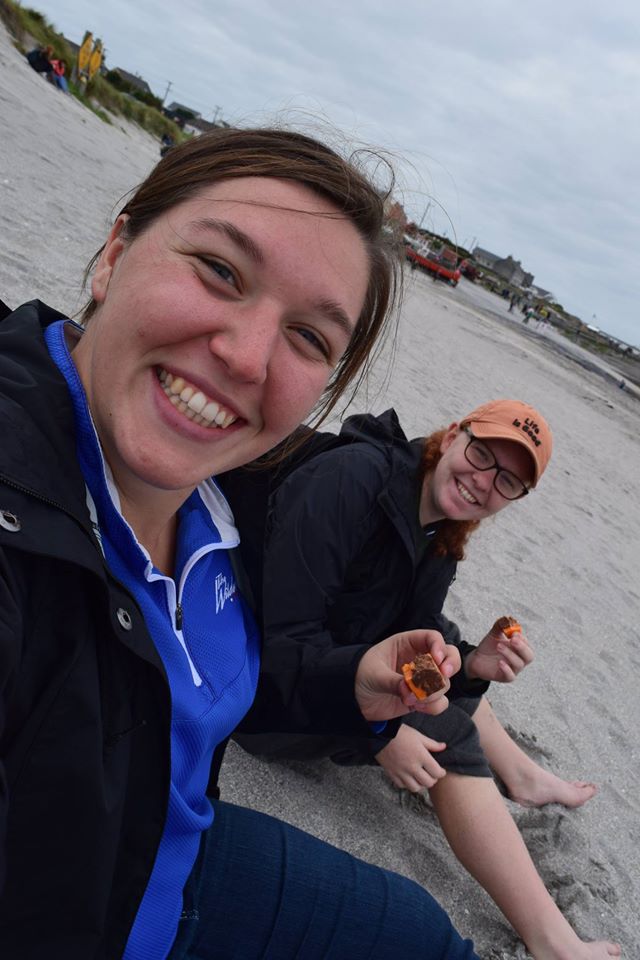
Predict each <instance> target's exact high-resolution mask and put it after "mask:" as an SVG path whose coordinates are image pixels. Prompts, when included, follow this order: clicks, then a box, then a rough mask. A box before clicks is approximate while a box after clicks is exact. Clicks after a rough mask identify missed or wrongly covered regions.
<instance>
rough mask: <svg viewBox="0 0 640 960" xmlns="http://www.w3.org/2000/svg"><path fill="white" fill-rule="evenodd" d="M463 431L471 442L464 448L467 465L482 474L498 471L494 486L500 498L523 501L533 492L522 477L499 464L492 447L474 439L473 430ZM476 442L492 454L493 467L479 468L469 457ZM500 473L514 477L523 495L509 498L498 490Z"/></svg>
mask: <svg viewBox="0 0 640 960" xmlns="http://www.w3.org/2000/svg"><path fill="white" fill-rule="evenodd" d="M461 430H462V431H463V433H466V435H467V436H468V437H469V442H468V443H467V445H466V446H465V448H464V456H465V460H466V461H467V463H470V464H471V466H472V467H473V468H474V470H479V471H480V473H484V472H485V471H486V470H495V471H496V473H495V476H494V478H493V486H494V489H495V490H497V492H498V493H499V494H500V496H501V497H502V498H503V499H504V500H509V501H515V500H522V498H523V497H526V496H527V494H529V493H530V492H531V489H530V487H527V486H526V484H524V483H523V482H522V480H521V479H520V477H517V476H516V474H515V473H514V472H513V471H512V470H507V468H506V467H503V466H501V465H500V464H499V463H498V461H497V460H496V456H495V454H494V452H493V450H491V448H490V447H487V445H486V444H485V443H484V441H483V440H482V439H481V438H480V437H474V435H473V433H472V432H471V430H470V429H469V427H466V426H465V427H461ZM474 442H475V443H481V444H482V445H483V447H485V448H486V449H487V450H488V452H489V453H490V454H491V456H492V457H493V463H492V464H491V466H489V467H479V466H477V464H475V463H474V462H473V461H472V460H471V459H470V458H469V456H468V454H467V450H468V449H469V447H470V446H471V444H472V443H474ZM500 473H507V474H508V475H509V476H510V477H513V478H514V479H515V480H517V481H518V483H519V484H520V486H521V487H522V493H519V494H518V496H517V497H507V496H505V495H504V493H503V492H502V490H498V485H497V483H496V481H497V479H498V476H499V474H500Z"/></svg>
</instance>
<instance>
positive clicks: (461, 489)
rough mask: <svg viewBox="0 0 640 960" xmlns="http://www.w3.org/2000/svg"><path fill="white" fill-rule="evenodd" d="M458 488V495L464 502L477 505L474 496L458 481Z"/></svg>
mask: <svg viewBox="0 0 640 960" xmlns="http://www.w3.org/2000/svg"><path fill="white" fill-rule="evenodd" d="M456 486H457V488H458V493H459V494H460V496H461V497H462V499H463V500H466V501H467V503H477V502H478V501H477V500H476V498H475V497H474V496H472V495H471V494H470V493H469V491H468V490H467V488H466V487H463V486H462V484H461V483H460V481H459V480H456Z"/></svg>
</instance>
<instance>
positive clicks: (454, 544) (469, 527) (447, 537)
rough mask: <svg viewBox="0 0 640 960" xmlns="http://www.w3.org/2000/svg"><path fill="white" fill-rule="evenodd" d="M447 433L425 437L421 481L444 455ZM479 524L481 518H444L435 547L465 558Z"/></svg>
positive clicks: (442, 554)
mask: <svg viewBox="0 0 640 960" xmlns="http://www.w3.org/2000/svg"><path fill="white" fill-rule="evenodd" d="M446 433H447V431H446V430H436V432H435V433H432V434H430V435H429V436H428V437H425V439H424V446H423V450H422V460H421V461H420V482H421V483H424V479H425V477H426V476H427V474H429V473H433V471H434V470H435V468H436V467H437V465H438V463H439V462H440V457H441V456H442V451H441V449H440V446H441V444H442V441H443V439H444V437H445V434H446ZM479 525H480V521H479V520H447V519H444V520H443V521H442V522H441V523H440V525H439V526H438V531H437V533H436V535H435V539H434V546H433V549H434V550H435V552H436V553H437V554H438V555H439V556H441V557H444V556H446V555H447V554H450V555H451V556H452V557H454V558H455V559H456V560H464V548H465V547H466V545H467V541H468V539H469V537H470V536H471V534H472V533H473V531H474V530H475V529H476V528H477V527H478V526H479Z"/></svg>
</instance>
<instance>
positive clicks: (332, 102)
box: [37, 0, 640, 343]
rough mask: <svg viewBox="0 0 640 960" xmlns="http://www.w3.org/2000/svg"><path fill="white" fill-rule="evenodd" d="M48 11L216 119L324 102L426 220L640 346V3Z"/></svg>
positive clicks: (231, 4) (46, 6)
mask: <svg viewBox="0 0 640 960" xmlns="http://www.w3.org/2000/svg"><path fill="white" fill-rule="evenodd" d="M37 5H38V6H39V7H40V8H41V9H43V10H44V11H45V12H46V13H47V15H48V16H50V17H51V18H52V19H53V20H54V22H55V23H56V24H57V25H58V26H59V27H60V28H61V29H64V30H66V31H67V32H69V35H70V36H71V38H72V39H77V38H78V36H81V35H82V32H83V31H84V29H86V28H87V27H88V28H90V29H92V30H93V32H94V35H95V36H102V38H103V39H104V41H105V43H106V46H107V57H108V62H109V63H110V64H111V65H119V66H124V67H125V68H126V69H129V70H133V71H134V72H138V73H140V74H141V75H142V76H144V77H145V78H146V79H147V80H148V82H149V83H150V84H151V86H152V88H153V89H154V90H155V91H156V92H157V93H159V94H160V95H163V94H164V91H165V88H166V84H167V82H168V81H171V82H172V88H171V92H170V95H169V96H170V99H175V100H179V101H180V102H183V103H187V104H190V105H192V106H193V107H194V108H195V109H198V110H199V111H200V112H202V114H203V115H204V116H205V117H209V118H210V117H211V116H212V114H213V112H214V111H215V110H216V107H220V108H221V109H222V111H223V113H222V115H223V116H224V117H225V118H226V119H228V120H231V121H233V122H238V121H243V122H244V121H250V120H253V121H256V120H257V121H258V122H261V121H266V120H268V119H269V118H270V116H271V115H272V114H274V113H277V112H278V111H280V110H282V109H283V108H284V109H285V111H286V110H289V111H290V112H291V115H292V116H296V117H297V116H298V115H299V113H303V112H304V111H307V112H308V113H310V114H314V113H320V114H322V115H324V116H326V117H327V118H329V119H330V120H332V121H333V122H335V123H336V124H338V125H339V126H340V127H342V128H344V129H345V130H346V132H347V133H348V134H351V135H353V136H355V137H360V138H362V139H365V140H369V141H371V142H373V143H374V144H376V145H382V146H388V147H390V148H391V149H392V150H394V151H396V152H397V153H398V154H399V155H401V156H402V157H405V158H406V161H405V162H404V163H402V162H401V163H400V167H401V172H402V178H401V179H402V180H403V182H404V187H405V189H404V193H403V197H402V199H403V200H404V202H405V203H406V205H407V209H408V212H409V213H410V214H411V216H413V217H414V218H416V219H420V217H422V216H423V214H424V211H425V209H426V205H427V203H428V202H431V204H432V205H431V206H430V207H429V208H428V217H427V220H425V223H427V222H430V223H431V224H432V225H433V227H434V228H435V229H438V230H444V229H445V228H446V229H447V230H448V232H449V234H451V233H452V230H455V232H456V233H457V235H458V236H459V237H462V238H471V237H472V236H473V235H477V236H479V237H480V238H481V243H482V246H486V247H487V248H489V249H492V250H494V251H495V252H496V253H501V254H504V255H506V254H507V253H512V254H513V256H515V257H516V258H517V259H520V260H521V261H522V263H523V266H524V267H525V269H527V270H530V271H531V272H533V273H535V275H536V281H537V282H538V283H539V284H540V285H542V286H543V287H546V288H551V289H553V291H554V292H555V293H556V295H557V296H558V297H559V299H560V300H561V301H563V302H564V303H565V306H567V307H568V308H569V309H571V310H573V311H574V312H576V313H578V314H579V315H584V316H585V317H590V316H591V315H592V314H593V313H596V314H597V315H598V317H602V318H605V317H606V318H607V319H606V321H605V320H604V319H603V320H602V324H601V325H603V326H604V327H605V329H610V330H611V332H612V333H614V334H617V335H618V336H620V337H621V338H623V339H627V340H630V341H631V342H636V343H637V342H639V341H640V329H639V325H638V320H637V308H636V304H637V302H638V296H637V294H638V281H636V280H635V276H636V275H637V273H638V271H637V268H636V264H635V257H636V254H635V237H637V227H638V218H639V216H640V193H639V188H638V185H637V180H638V178H637V172H636V167H637V158H638V156H639V155H640V150H639V148H640V124H638V122H637V117H638V115H640V102H639V101H640V57H639V56H638V53H639V50H640V11H639V10H638V8H637V4H636V2H635V0H634V2H631V0H612V2H609V3H608V4H606V5H603V4H601V3H598V4H596V3H594V2H593V0H583V2H580V3H579V2H577V0H565V2H564V3H558V2H557V0H553V2H552V0H538V2H537V3H536V4H518V5H514V4H513V2H512V0H485V2H484V3H483V4H482V6H481V7H479V6H477V5H471V4H469V3H468V2H466V0H450V2H449V3H447V4H443V3H435V2H433V0H431V2H429V0H427V2H426V3H425V2H424V0H421V2H418V0H404V3H403V4H402V5H401V6H396V5H391V4H389V3H388V2H382V0H352V2H350V3H349V4H344V3H343V2H342V0H324V2H322V3H317V4H308V5H302V4H300V3H299V2H297V0H271V2H269V0H221V2H219V3H217V4H215V6H212V5H211V4H210V3H209V2H208V0H183V2H181V3H180V4H174V3H168V2H166V3H160V4H159V3H158V2H157V0H153V2H152V0H138V2H137V3H136V4H131V3H130V2H129V0H112V2H111V3H110V4H108V5H107V4H98V2H97V0H90V2H86V0H82V2H81V0H43V2H38V4H37ZM73 31H75V37H74V32H73ZM449 219H450V220H452V221H453V227H451V225H450V224H449ZM606 323H609V324H610V327H609V328H607V326H606Z"/></svg>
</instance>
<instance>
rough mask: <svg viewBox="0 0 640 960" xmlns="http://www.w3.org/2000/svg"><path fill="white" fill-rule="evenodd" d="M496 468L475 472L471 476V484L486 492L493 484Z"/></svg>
mask: <svg viewBox="0 0 640 960" xmlns="http://www.w3.org/2000/svg"><path fill="white" fill-rule="evenodd" d="M496 470H497V467H491V469H489V470H476V471H475V472H474V474H473V482H474V483H475V484H476V486H477V488H478V490H488V489H489V488H490V487H491V484H492V483H493V478H494V477H495V475H496Z"/></svg>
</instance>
